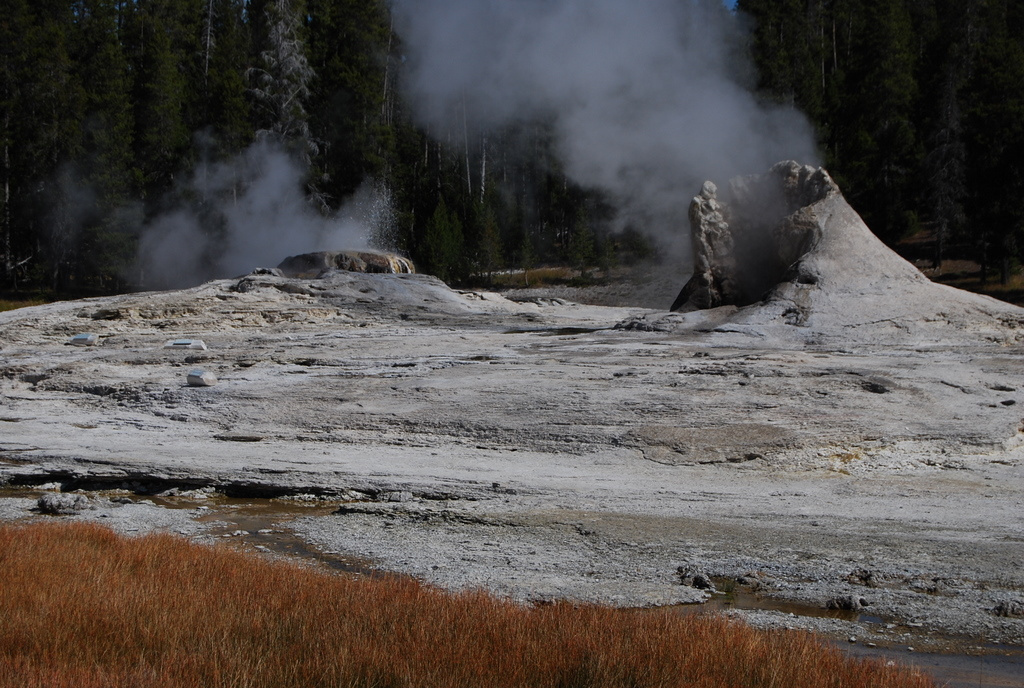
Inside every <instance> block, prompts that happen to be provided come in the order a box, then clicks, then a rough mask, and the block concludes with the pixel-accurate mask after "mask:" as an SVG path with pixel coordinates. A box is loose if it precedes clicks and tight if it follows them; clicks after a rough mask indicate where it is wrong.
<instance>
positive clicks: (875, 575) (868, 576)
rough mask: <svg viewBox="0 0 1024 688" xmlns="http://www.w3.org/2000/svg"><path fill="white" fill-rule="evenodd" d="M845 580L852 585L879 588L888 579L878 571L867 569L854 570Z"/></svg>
mask: <svg viewBox="0 0 1024 688" xmlns="http://www.w3.org/2000/svg"><path fill="white" fill-rule="evenodd" d="M846 580H847V581H848V582H850V583H852V584H854V585H864V586H867V587H869V588H880V587H882V586H884V585H885V584H886V583H887V582H888V577H887V576H885V575H883V574H881V573H879V572H878V571H869V570H868V569H856V570H854V571H851V572H850V574H849V575H848V576H847V577H846Z"/></svg>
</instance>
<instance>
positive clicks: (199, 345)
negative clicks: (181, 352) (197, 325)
mask: <svg viewBox="0 0 1024 688" xmlns="http://www.w3.org/2000/svg"><path fill="white" fill-rule="evenodd" d="M164 348H165V349H198V350H199V351H206V349H207V346H206V342H204V341H203V340H202V339H171V340H169V341H168V342H167V343H166V344H164Z"/></svg>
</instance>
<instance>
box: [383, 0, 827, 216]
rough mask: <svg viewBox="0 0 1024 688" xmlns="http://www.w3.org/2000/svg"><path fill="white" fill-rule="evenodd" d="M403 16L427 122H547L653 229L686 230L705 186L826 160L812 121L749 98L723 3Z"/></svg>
mask: <svg viewBox="0 0 1024 688" xmlns="http://www.w3.org/2000/svg"><path fill="white" fill-rule="evenodd" d="M393 6H394V12H395V14H396V18H397V20H398V31H399V34H400V35H401V36H402V39H403V41H404V46H405V50H406V58H407V60H408V62H407V67H408V68H409V69H408V72H409V73H408V75H407V76H406V85H407V95H408V97H409V98H410V99H411V102H412V104H413V110H414V112H415V113H416V115H417V117H418V118H419V119H420V122H421V124H423V125H425V126H427V127H428V128H430V129H432V130H433V131H435V132H443V131H446V130H447V131H450V130H451V129H452V128H453V127H452V120H453V119H455V118H458V120H461V117H462V113H463V111H465V112H466V117H467V120H468V122H469V126H470V127H471V128H472V127H475V128H477V129H479V130H482V131H486V130H488V129H495V128H499V127H502V126H505V125H508V124H511V123H515V122H519V121H525V120H533V119H539V120H542V121H544V122H547V123H549V124H550V126H552V127H553V131H554V135H555V142H556V146H557V154H558V155H559V157H560V159H561V161H562V163H563V164H564V166H565V170H566V172H567V173H568V175H569V176H570V177H571V178H572V179H573V180H575V181H576V182H577V183H579V184H581V185H584V186H588V187H597V188H600V189H603V190H605V191H607V192H609V193H610V194H611V195H612V197H613V198H614V199H615V200H616V202H617V203H618V204H619V205H620V207H621V208H622V209H623V211H625V212H626V213H627V216H628V215H629V214H630V213H631V214H633V215H634V218H633V219H642V218H647V220H648V225H649V226H647V227H646V229H649V230H652V229H653V230H659V229H661V230H669V231H671V232H672V233H676V232H679V229H680V228H679V227H678V226H675V227H672V226H669V225H676V224H677V223H678V221H679V220H680V219H681V218H684V217H685V213H686V207H687V204H688V203H689V199H690V198H691V197H692V196H693V195H694V194H695V193H696V192H697V190H699V188H700V185H701V183H702V182H703V181H704V180H705V179H715V180H720V181H721V180H725V179H728V178H730V177H732V176H734V175H736V174H752V173H759V172H764V171H765V170H767V168H768V167H769V166H770V165H771V164H773V163H775V162H778V161H779V160H782V159H797V160H800V161H801V162H805V163H813V162H815V161H816V160H817V158H818V156H817V154H816V151H815V146H814V138H813V134H812V130H811V127H810V125H809V124H808V122H807V120H806V118H805V117H804V116H803V115H801V114H800V113H799V112H797V111H796V110H794V109H793V108H791V107H776V106H768V105H765V104H763V103H760V102H758V101H757V99H756V98H755V97H754V95H753V94H752V92H751V90H750V89H749V88H748V82H749V77H750V74H752V68H751V67H750V66H749V63H748V62H747V60H746V58H745V57H744V53H743V50H742V41H743V35H742V31H741V27H740V26H739V19H738V18H737V17H736V16H734V15H732V14H731V13H730V12H729V11H728V10H727V9H725V7H724V6H723V5H722V4H721V2H720V0H636V1H635V2H624V1H623V0H393ZM463 109H464V110H463ZM458 120H456V121H458ZM459 124H461V122H459ZM456 126H458V125H456ZM627 219H628V218H627ZM651 224H653V225H655V226H650V225H651ZM657 225H662V226H661V227H658V226H657Z"/></svg>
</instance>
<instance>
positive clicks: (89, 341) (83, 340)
mask: <svg viewBox="0 0 1024 688" xmlns="http://www.w3.org/2000/svg"><path fill="white" fill-rule="evenodd" d="M99 343H100V336H99V335H98V334H94V333H90V332H83V333H81V334H76V335H75V336H74V337H72V338H71V340H70V341H69V342H68V344H71V345H72V346H97V345H99Z"/></svg>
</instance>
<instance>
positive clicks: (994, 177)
mask: <svg viewBox="0 0 1024 688" xmlns="http://www.w3.org/2000/svg"><path fill="white" fill-rule="evenodd" d="M738 9H739V10H740V11H742V12H744V13H746V14H748V15H749V16H750V17H752V18H753V19H754V29H753V32H752V35H751V52H752V54H753V56H754V60H755V62H756V64H757V67H758V75H759V80H760V81H759V89H760V91H761V93H762V94H763V95H764V96H765V97H767V98H771V99H773V100H776V101H780V102H791V103H794V104H795V105H796V106H797V107H799V108H800V109H801V110H803V111H804V112H805V113H807V115H808V116H809V117H810V118H811V120H812V122H813V123H814V125H815V126H816V128H817V134H818V139H819V142H820V145H821V148H822V150H823V152H824V155H825V157H826V160H825V162H826V165H827V167H828V168H829V170H830V171H831V173H832V174H833V176H834V177H835V178H836V180H837V182H838V183H839V185H840V187H841V188H842V189H843V192H844V194H845V195H846V196H847V198H848V199H849V200H850V202H851V203H852V204H853V206H854V207H855V208H856V209H857V210H858V211H859V212H860V213H861V215H863V216H864V218H865V220H866V221H867V223H868V225H869V226H870V227H871V228H872V229H873V230H874V231H875V232H876V233H877V234H878V235H879V236H880V237H881V238H882V239H884V240H885V241H887V242H895V241H897V240H899V239H900V238H902V237H905V236H907V235H909V234H912V233H915V232H917V231H918V230H920V229H922V228H923V229H926V230H931V232H932V234H933V236H934V239H935V240H934V243H933V246H934V250H933V255H932V260H933V263H934V264H935V265H936V266H938V264H939V262H940V261H941V260H942V259H943V258H944V257H947V256H949V253H950V250H951V248H953V245H954V243H955V245H956V249H957V250H958V252H960V253H961V254H963V253H964V252H966V254H967V255H966V256H965V255H960V256H959V257H971V258H975V259H976V260H978V261H979V262H980V263H981V266H982V275H983V279H984V277H985V276H986V275H988V274H992V273H998V275H999V276H1000V278H1001V279H1002V280H1003V281H1005V280H1006V279H1007V276H1008V274H1009V272H1010V270H1011V268H1013V267H1015V266H1016V265H1017V264H1018V263H1019V262H1020V261H1021V258H1022V257H1024V3H1022V2H1020V0H738Z"/></svg>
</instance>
